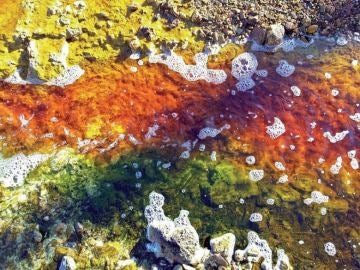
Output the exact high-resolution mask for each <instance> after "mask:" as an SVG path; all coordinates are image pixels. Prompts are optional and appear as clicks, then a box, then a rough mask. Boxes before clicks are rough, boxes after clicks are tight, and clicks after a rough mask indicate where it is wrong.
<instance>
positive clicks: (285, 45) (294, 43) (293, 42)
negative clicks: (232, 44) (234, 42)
mask: <svg viewBox="0 0 360 270" xmlns="http://www.w3.org/2000/svg"><path fill="white" fill-rule="evenodd" d="M313 43H314V40H311V41H309V42H304V41H302V40H300V39H285V40H284V41H283V42H282V43H281V44H279V45H276V46H269V45H259V44H257V43H256V42H255V41H254V42H253V43H252V45H251V50H253V51H259V52H276V51H278V50H280V49H282V50H283V51H284V52H291V51H293V50H295V48H297V47H299V48H307V47H309V46H310V45H311V44H313Z"/></svg>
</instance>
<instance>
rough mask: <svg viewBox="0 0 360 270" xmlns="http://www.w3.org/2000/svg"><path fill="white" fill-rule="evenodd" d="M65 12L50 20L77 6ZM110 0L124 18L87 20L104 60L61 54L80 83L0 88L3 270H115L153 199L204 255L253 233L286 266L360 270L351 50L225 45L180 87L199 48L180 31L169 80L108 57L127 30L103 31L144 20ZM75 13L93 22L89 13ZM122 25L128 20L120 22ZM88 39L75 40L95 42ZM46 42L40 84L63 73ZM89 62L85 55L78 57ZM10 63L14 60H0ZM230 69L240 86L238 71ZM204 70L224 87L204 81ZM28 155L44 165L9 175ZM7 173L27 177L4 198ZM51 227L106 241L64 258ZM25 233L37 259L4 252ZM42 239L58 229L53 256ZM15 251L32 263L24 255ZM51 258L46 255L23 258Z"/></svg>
mask: <svg viewBox="0 0 360 270" xmlns="http://www.w3.org/2000/svg"><path fill="white" fill-rule="evenodd" d="M48 2H51V1H48ZM63 2H64V3H63V4H62V7H60V6H59V7H54V10H55V11H56V8H58V9H61V8H66V5H70V4H71V5H72V4H73V3H70V2H69V3H67V1H63ZM65 2H66V3H65ZM75 2H79V1H75ZM100 2H101V1H100ZM115 2H116V1H114V4H113V5H114V6H112V7H111V10H116V8H118V13H119V14H121V16H120V15H119V14H108V13H106V12H105V11H104V12H102V13H97V15H98V16H97V18H98V19H97V21H95V19H94V21H91V25H92V24H94V25H92V26H91V27H94V29H95V28H98V32H101V31H105V30H103V28H102V27H103V26H104V27H106V28H108V29H109V30H108V31H109V32H108V33H107V36H106V37H107V38H110V39H111V40H113V43H110V44H111V47H110V48H106V49H107V50H109V53H108V54H107V55H106V56H104V55H101V53H100V52H101V50H100V49H99V48H97V47H96V46H95V47H91V46H89V47H86V45H85V44H83V43H81V42H74V43H71V44H70V51H71V53H70V54H69V63H70V64H71V65H75V64H76V65H77V64H79V65H81V68H82V69H84V71H85V72H84V74H83V75H82V76H81V77H80V78H79V79H78V80H77V81H75V82H74V83H72V84H70V85H66V86H64V87H57V86H47V85H17V84H9V83H6V82H4V81H1V82H0V149H1V153H2V156H1V157H0V158H1V161H0V183H1V184H2V187H1V188H0V210H1V212H0V213H1V214H0V217H1V221H0V234H1V235H0V239H1V241H2V243H4V245H2V247H1V248H0V266H1V267H2V266H4V267H5V269H29V267H30V268H31V265H32V266H33V267H35V268H33V269H37V268H41V267H45V268H46V266H48V267H50V268H51V267H55V265H56V263H54V262H56V261H57V260H58V258H57V257H56V256H63V255H69V256H72V257H74V258H75V260H76V261H77V264H78V267H79V268H80V269H95V268H96V267H100V266H103V265H104V264H106V262H105V261H106V260H105V259H104V258H105V257H106V258H110V257H112V256H113V257H115V258H116V259H117V260H121V259H125V258H127V257H128V256H129V255H128V254H125V253H126V251H125V249H129V250H130V249H132V248H134V246H135V244H136V243H137V242H138V241H139V239H141V237H142V233H143V231H144V227H145V220H144V217H143V215H142V213H143V209H144V207H145V205H147V202H146V201H145V200H146V199H147V197H148V195H149V194H150V192H151V191H153V190H156V191H158V192H161V193H162V194H163V195H164V196H165V197H166V198H167V201H169V202H171V203H168V204H167V205H166V206H164V207H165V208H166V210H167V212H169V213H170V214H172V215H174V216H175V215H176V214H177V213H178V212H179V209H187V210H189V212H190V215H189V219H190V220H191V222H192V224H193V226H194V227H195V228H196V230H197V231H198V232H199V235H200V237H201V243H206V242H207V239H208V238H209V237H211V236H213V235H215V234H219V233H226V232H229V231H231V232H233V233H234V234H235V235H236V237H237V239H240V240H238V242H237V246H238V247H239V248H245V246H246V241H247V240H246V239H247V232H248V231H250V230H251V231H256V232H257V233H258V234H260V235H261V238H264V239H266V240H267V241H268V242H269V243H270V244H271V246H273V247H276V248H279V249H284V250H285V251H286V254H287V255H288V256H289V259H290V262H291V264H292V265H293V266H294V269H343V268H345V269H357V268H359V267H360V266H359V261H358V258H359V256H360V255H359V250H360V246H359V243H360V234H359V233H360V232H359V227H360V217H359V207H360V204H359V202H360V201H359V190H360V171H359V166H358V161H359V160H360V136H359V132H360V125H359V121H357V119H358V117H357V115H358V114H359V113H360V94H359V91H358V89H359V87H360V73H359V70H358V69H357V68H356V65H354V59H360V50H359V44H356V43H348V44H347V45H346V46H344V47H336V46H333V45H332V44H330V43H328V42H325V41H321V40H318V41H315V42H314V43H313V44H312V45H310V46H309V47H307V48H297V49H295V50H293V51H289V52H284V51H281V50H279V51H277V52H271V53H270V52H261V51H252V50H251V48H250V46H247V45H245V46H238V45H234V44H228V45H226V46H225V47H223V48H221V50H220V51H219V52H218V53H216V54H212V55H209V56H208V63H207V68H208V69H206V67H205V66H204V65H202V66H201V70H202V71H201V72H202V73H201V74H200V75H199V78H200V79H199V80H192V79H189V80H186V79H185V78H192V77H191V76H192V75H191V74H193V73H192V72H195V71H199V70H197V68H196V67H197V66H196V65H195V64H196V63H195V62H194V60H193V56H194V55H196V53H198V52H199V51H198V49H199V47H200V45H199V44H198V43H196V41H195V40H191V39H192V38H193V36H192V35H191V31H190V30H189V29H188V30H187V31H185V32H182V34H183V35H185V36H186V37H187V38H188V39H189V40H190V43H192V45H193V46H192V47H191V46H190V48H188V49H186V48H185V47H184V48H183V49H181V48H179V47H178V48H175V49H174V51H175V53H176V55H178V56H182V57H183V58H182V59H184V61H185V63H186V65H182V66H181V72H177V71H178V70H177V68H179V67H178V66H176V64H179V63H178V62H176V61H175V63H174V65H175V67H174V68H168V66H167V65H164V64H163V63H162V62H165V60H164V59H162V58H161V57H162V56H157V57H159V59H157V60H158V61H156V62H157V63H150V62H151V61H150V62H149V61H148V60H149V58H148V57H147V56H146V55H141V56H140V59H137V58H138V57H133V58H134V59H131V58H132V57H130V58H127V59H120V57H118V58H116V53H118V51H119V49H120V48H121V46H122V45H124V41H123V40H121V42H120V41H119V42H120V43H121V46H120V45H119V44H120V43H119V44H117V43H116V42H117V38H119V39H122V38H124V39H127V36H126V33H125V32H126V31H128V32H129V33H131V32H133V31H134V30H132V29H127V28H125V30H126V31H125V30H124V33H125V34H124V36H123V37H116V36H114V35H115V33H114V32H112V30H111V29H112V25H111V24H109V21H115V22H116V23H118V24H119V25H122V26H124V25H125V26H126V27H128V26H131V25H132V24H131V22H133V21H132V20H134V22H135V21H137V20H138V19H139V18H140V19H141V18H143V19H144V20H149V18H148V16H143V17H141V16H140V17H139V16H138V15H135V14H134V17H132V16H133V15H130V16H129V17H126V12H125V9H124V8H125V6H127V5H129V4H130V1H124V2H126V5H123V4H122V3H120V2H116V3H115ZM135 2H136V3H137V4H141V3H140V1H135ZM117 3H120V4H117ZM78 4H79V3H78ZM12 7H13V4H12V3H10V2H9V1H5V2H4V3H1V4H0V9H4V8H7V9H9V10H10V9H11V8H12ZM29 8H31V7H29ZM41 8H43V7H41ZM72 9H74V10H75V9H77V10H78V11H76V12H75V11H74V12H73V13H72V12H69V14H72V15H71V16H74V18H77V19H78V20H81V19H80V17H81V12H80V11H79V8H77V6H76V5H75V6H74V7H72ZM80 9H81V8H80ZM104 10H109V8H108V7H106V6H104ZM150 10H151V6H146V12H150ZM38 12H40V13H41V12H49V11H41V10H40V11H39V10H38ZM84 12H88V13H89V12H92V13H95V11H94V10H93V7H92V4H91V3H90V2H89V3H87V8H86V9H84ZM78 13H79V14H78ZM32 14H33V16H35V15H36V14H37V13H36V12H35V13H32ZM41 14H42V13H41ZM55 14H56V12H55ZM25 15H26V12H25ZM25 15H24V14H19V16H20V17H21V18H22V16H25ZM71 16H70V17H71ZM118 16H120V18H118ZM107 17H109V18H112V19H111V20H110V19H107ZM125 17H126V18H128V19H129V20H130V22H127V23H126V24H124V23H125ZM99 18H100V19H99ZM1 19H3V18H1ZM5 19H6V18H5ZM71 19H73V18H70V25H71ZM47 20H48V21H47V22H44V21H42V22H41V23H43V24H47V25H48V26H47V27H45V26H44V29H47V31H48V32H51V31H52V30H54V29H53V28H52V23H53V24H54V25H55V23H56V22H55V18H52V16H50V17H49V18H48V19H47ZM116 20H118V21H116ZM25 22H26V18H24V24H26V23H25ZM85 23H86V24H88V23H89V25H90V22H84V24H85ZM151 23H152V24H153V28H154V29H155V31H156V32H157V33H158V35H159V37H160V40H171V38H172V37H173V36H176V35H177V32H176V31H177V30H176V29H174V30H171V31H170V32H164V33H163V32H162V31H163V30H162V28H161V24H160V22H159V23H158V22H151ZM2 24H3V20H0V27H1V25H2ZM60 24H61V22H60ZM62 24H65V25H66V24H67V21H66V18H63V21H62ZM96 24H98V26H96ZM102 24H103V25H102ZM20 25H21V24H20ZM99 25H100V26H101V27H99ZM8 27H9V28H10V27H12V28H14V27H15V24H14V25H13V24H12V23H10V24H9V26H8ZM84 27H85V25H84ZM91 27H90V29H88V30H87V32H86V33H83V34H84V35H85V34H86V35H89V36H91V31H93V30H94V29H93V28H91ZM130 28H131V27H130ZM100 29H102V30H100ZM32 30H34V29H32ZM94 31H95V30H94ZM10 32H11V31H10ZM6 34H7V33H6ZM57 34H59V35H60V33H57ZM39 35H41V33H39ZM79 38H80V39H81V36H80V37H79ZM102 38H104V37H102ZM76 40H77V39H76ZM90 40H91V41H94V42H95V37H94V40H92V38H90ZM99 42H100V43H101V40H100V41H99ZM159 42H160V41H159ZM40 43H41V44H40ZM58 43H59V44H52V45H51V46H50V45H49V43H47V42H46V40H42V41H41V42H39V48H40V47H43V48H42V49H41V51H42V53H41V55H42V56H44V58H42V59H40V60H39V61H44V63H43V64H41V68H42V69H39V70H38V75H39V77H41V78H42V79H51V78H53V77H54V76H55V75H56V74H58V73H59V72H60V70H61V67H60V69H59V70H57V69H56V68H55V67H54V65H51V64H49V63H48V61H47V59H48V58H49V56H50V53H51V52H50V51H54V50H55V51H59V50H60V49H59V50H58V48H61V46H62V45H61V44H62V43H61V42H60V40H59V41H58ZM147 44H149V42H148V41H147V40H146V39H145V40H142V41H141V46H146V45H147ZM100 45H101V44H100ZM1 46H2V45H1V44H0V49H1ZM49 46H50V47H49ZM107 46H109V45H107ZM54 48H55V49H54ZM47 49H48V52H46V53H44V52H45V51H46V50H47ZM86 49H88V53H87V54H85V55H86V57H84V55H82V56H79V54H78V53H74V52H80V51H86ZM102 49H104V48H102ZM244 52H245V54H244ZM249 53H251V54H249ZM45 55H46V57H45ZM309 55H311V57H309ZM239 56H242V57H239ZM245 56H246V57H245ZM6 57H9V59H10V58H11V57H13V58H14V59H16V58H18V57H20V56H19V55H15V54H14V55H12V53H10V52H9V54H6ZM86 58H87V60H85V59H86ZM135 58H136V59H135ZM95 59H96V61H95ZM161 59H162V60H163V61H160V60H161ZM234 59H235V64H234V62H233V60H234ZM170 60H171V59H170ZM0 61H2V60H0ZM243 61H245V62H246V61H256V64H255V63H244V62H243ZM20 62H21V61H20ZM0 64H1V65H0V67H2V64H3V63H2V62H0ZM202 64H204V63H202ZM47 65H50V66H51V67H49V66H47ZM240 65H242V68H244V67H246V70H245V71H244V72H245V73H244V72H243V73H244V74H245V75H244V74H243V73H241V72H240V73H239V72H238V71H235V72H234V70H233V68H234V66H235V67H236V68H239V66H240ZM55 66H56V65H55ZM248 66H250V67H251V68H248ZM134 67H136V69H134ZM188 67H191V69H188ZM48 69H51V72H49V73H47V70H48ZM214 70H215V71H219V72H220V73H219V74H220V75H221V78H222V80H221V81H219V82H218V81H216V82H217V83H211V82H213V81H212V80H210V79H209V80H206V79H204V76H211V75H214V74H210V71H214ZM240 70H241V69H240ZM1 71H2V72H4V74H8V73H11V72H10V71H9V70H5V69H4V71H3V69H2V70H1ZM11 71H13V70H11ZM134 71H136V72H134ZM205 71H206V72H205ZM225 73H226V76H223V75H225ZM189 74H190V75H189ZM234 74H235V75H234ZM329 74H331V76H330V75H329ZM189 76H190V77H189ZM214 76H215V75H214ZM215 77H216V76H215ZM244 80H245V82H244ZM250 80H251V81H250ZM242 82H244V83H243V84H241V83H242ZM249 83H251V87H242V86H244V85H245V86H249ZM334 89H337V91H338V92H336V93H337V94H336V95H334ZM39 153H40V154H44V155H45V154H46V159H45V158H44V159H42V160H41V161H42V163H41V164H40V165H39V164H38V163H40V162H35V163H34V164H33V163H31V161H28V160H31V158H28V160H27V161H26V162H23V161H22V162H21V161H20V162H21V165H19V166H17V164H16V162H15V163H14V162H13V160H16V158H15V159H14V158H12V157H14V156H15V157H17V156H21V157H24V156H23V154H26V155H29V157H31V156H30V155H36V154H39ZM184 153H185V154H184ZM44 155H38V156H35V157H43V156H44ZM9 162H13V163H12V164H11V166H15V167H17V168H22V167H26V168H24V170H23V171H24V172H25V174H24V173H23V171H21V172H19V176H16V177H15V178H16V180H19V181H18V182H16V181H15V183H16V184H14V185H9V184H8V183H10V182H9V181H8V180H6V179H7V177H14V176H13V171H15V170H13V169H12V167H11V166H10V165H9V164H8V163H9ZM28 163H29V164H28ZM9 170H10V171H11V172H9ZM23 182H24V183H23ZM11 183H13V182H11ZM5 186H6V187H5ZM9 186H13V187H10V188H9ZM15 186H17V187H15ZM46 217H47V218H46ZM49 220H50V221H49ZM14 221H15V222H16V223H18V226H16V224H13V223H14ZM62 221H63V222H68V223H73V222H75V224H76V222H77V221H81V222H83V223H85V224H87V223H86V222H88V221H89V222H90V223H92V224H95V225H91V226H94V227H91V226H90V225H88V226H89V228H90V227H91V230H93V231H97V232H98V235H97V236H98V237H103V239H107V240H109V239H110V240H111V241H115V242H116V243H113V242H107V243H106V244H105V245H103V244H100V243H99V242H96V241H99V240H96V239H94V238H95V237H92V239H91V237H90V236H89V238H86V237H85V236H84V237H85V238H84V239H86V240H83V241H88V242H86V243H88V244H89V246H91V247H92V248H91V252H93V254H100V255H99V257H98V259H93V260H89V259H88V258H87V254H86V253H83V252H82V250H81V249H80V248H79V249H77V247H76V248H72V247H71V243H73V242H74V241H75V240H74V239H73V237H74V234H72V233H71V232H70V233H68V235H67V232H68V231H71V230H72V229H74V230H75V227H76V226H75V227H74V228H73V227H71V226H70V227H68V228H67V229H68V230H65V229H64V233H63V234H62V232H61V230H62V227H61V226H62V225H61V222H62ZM34 230H38V231H40V232H42V233H43V235H44V240H41V241H42V243H43V244H42V246H41V247H39V246H38V249H36V247H37V246H36V244H35V245H32V244H29V243H27V244H24V245H19V246H17V244H16V241H20V242H21V241H22V242H21V243H23V242H26V240H28V239H29V238H31V239H32V232H33V231H34ZM77 230H79V229H77ZM47 231H56V234H57V236H56V238H54V239H55V240H56V241H58V242H59V245H57V246H55V247H54V246H53V244H51V240H54V239H51V238H46V237H47V236H46V235H47V234H46V233H45V232H47ZM59 231H60V232H61V233H59ZM60 234H61V235H62V236H61V237H60V236H59V235H60ZM64 235H66V237H65V236H64ZM76 235H77V236H76V237H78V238H81V237H83V236H81V237H80V236H79V235H80V234H79V232H77V234H76ZM16 237H18V238H17V239H20V240H15V239H16ZM78 238H77V240H79V239H78ZM55 240H54V241H55ZM32 241H33V240H31V241H30V242H32ZM79 241H80V240H79ZM75 242H76V241H75ZM119 242H121V243H122V244H121V246H119ZM299 243H302V244H299ZM26 249H30V250H31V251H27V252H28V253H27V254H26V255H23V254H24V250H26ZM47 249H49V250H52V251H51V252H52V253H54V254H55V255H54V256H55V257H54V258H52V257H51V258H50V259H49V258H45V259H44V258H41V259H39V258H35V257H36V255H37V254H43V253H44V252H45V253H46V251H45V250H47ZM42 252H43V253H42ZM124 254H125V255H124ZM10 255H12V256H13V257H10ZM111 263H114V264H115V263H116V262H111ZM17 265H20V268H16V266H17ZM34 265H35V266H34ZM1 267H0V268H1Z"/></svg>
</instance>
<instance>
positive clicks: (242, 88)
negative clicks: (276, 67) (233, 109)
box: [235, 78, 255, 92]
mask: <svg viewBox="0 0 360 270" xmlns="http://www.w3.org/2000/svg"><path fill="white" fill-rule="evenodd" d="M254 86H255V82H254V80H253V79H251V78H243V79H240V81H239V82H237V83H236V85H235V87H236V89H237V90H238V91H239V92H246V91H247V90H250V89H251V88H253V87H254Z"/></svg>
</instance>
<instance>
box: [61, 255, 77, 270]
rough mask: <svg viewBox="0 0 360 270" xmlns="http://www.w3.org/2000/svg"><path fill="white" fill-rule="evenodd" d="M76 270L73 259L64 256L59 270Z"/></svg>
mask: <svg viewBox="0 0 360 270" xmlns="http://www.w3.org/2000/svg"><path fill="white" fill-rule="evenodd" d="M75 269H76V263H75V261H74V259H73V258H72V257H70V256H64V257H63V258H62V259H61V263H60V266H59V270H75Z"/></svg>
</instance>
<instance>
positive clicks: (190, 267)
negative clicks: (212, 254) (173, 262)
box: [182, 264, 195, 270]
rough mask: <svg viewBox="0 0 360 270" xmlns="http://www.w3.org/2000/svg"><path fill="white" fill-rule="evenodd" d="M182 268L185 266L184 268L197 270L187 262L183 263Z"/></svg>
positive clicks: (185, 269)
mask: <svg viewBox="0 0 360 270" xmlns="http://www.w3.org/2000/svg"><path fill="white" fill-rule="evenodd" d="M182 268H183V269H184V270H195V268H194V267H192V266H190V265H187V264H183V265H182Z"/></svg>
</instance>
